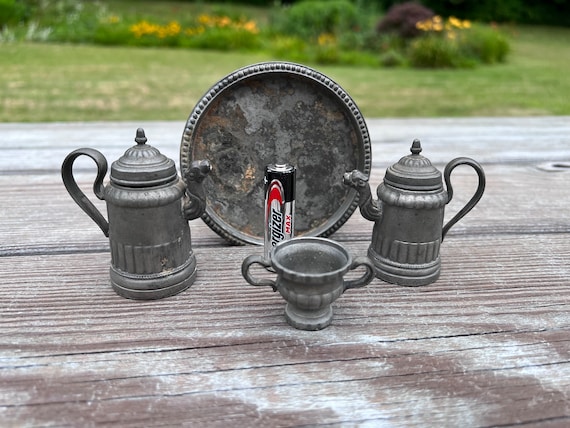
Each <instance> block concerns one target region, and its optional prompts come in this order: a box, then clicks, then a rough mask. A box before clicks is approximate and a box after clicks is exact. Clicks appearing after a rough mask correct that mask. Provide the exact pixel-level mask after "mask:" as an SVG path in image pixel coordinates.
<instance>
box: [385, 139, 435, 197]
mask: <svg viewBox="0 0 570 428" xmlns="http://www.w3.org/2000/svg"><path fill="white" fill-rule="evenodd" d="M410 151H411V154H410V155H407V156H404V157H403V158H401V159H400V160H399V161H398V162H397V163H395V164H394V165H392V166H390V167H389V168H388V169H387V170H386V175H385V176H384V184H387V185H390V186H392V187H395V188H397V189H403V190H415V191H432V190H441V189H443V182H442V179H441V172H440V171H439V170H438V169H437V168H436V167H434V166H433V165H432V164H431V162H430V160H429V159H428V158H426V157H425V156H422V155H421V154H420V153H421V151H422V147H421V144H420V140H418V139H416V140H414V142H413V143H412V147H411V148H410Z"/></svg>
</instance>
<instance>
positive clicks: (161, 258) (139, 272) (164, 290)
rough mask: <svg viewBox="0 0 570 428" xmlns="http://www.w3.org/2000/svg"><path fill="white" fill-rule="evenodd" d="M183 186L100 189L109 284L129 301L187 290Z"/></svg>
mask: <svg viewBox="0 0 570 428" xmlns="http://www.w3.org/2000/svg"><path fill="white" fill-rule="evenodd" d="M184 192H185V185H184V184H183V182H182V181H181V180H180V179H179V178H176V179H175V181H173V182H172V183H169V184H167V185H164V186H160V187H157V188H145V189H136V188H133V189H125V188H121V187H119V186H114V185H113V184H110V185H108V186H107V187H106V188H105V198H104V199H105V201H106V202H107V213H108V218H109V243H110V246H111V269H110V274H111V283H112V285H113V288H114V289H115V291H117V292H118V293H119V294H121V295H122V296H125V297H130V298H140V299H145V298H160V297H166V296H168V295H171V294H175V293H178V292H180V291H182V290H184V289H186V288H188V287H189V286H190V285H191V284H192V282H193V281H194V278H195V275H196V257H195V256H194V253H193V251H192V247H191V236H190V227H189V226H188V222H187V221H186V220H185V219H184V218H183V217H182V201H183V196H184Z"/></svg>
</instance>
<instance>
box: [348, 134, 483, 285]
mask: <svg viewBox="0 0 570 428" xmlns="http://www.w3.org/2000/svg"><path fill="white" fill-rule="evenodd" d="M421 151H422V148H421V145H420V141H419V140H414V142H413V143H412V148H411V152H412V154H411V155H408V156H405V157H403V158H402V159H400V161H399V162H397V163H396V164H394V165H392V166H391V167H389V168H388V170H387V171H386V175H385V177H384V182H383V183H381V184H380V185H379V186H378V189H377V194H378V200H374V199H373V198H372V194H371V191H370V187H369V185H368V177H367V176H366V175H364V174H363V173H362V172H360V171H358V170H354V171H352V172H349V173H346V174H345V175H344V177H343V182H344V184H346V185H348V186H351V187H354V188H355V189H356V190H357V191H358V193H359V206H360V212H361V214H362V216H363V217H364V218H366V219H368V220H371V221H374V222H375V223H374V229H373V232H372V242H371V244H370V247H369V248H368V257H369V258H370V259H371V260H372V262H373V263H374V267H375V270H376V276H377V277H378V278H380V279H382V280H384V281H386V282H390V283H394V284H399V285H407V286H419V285H427V284H430V283H432V282H434V281H436V280H437V279H438V277H439V274H440V271H441V259H440V245H441V243H442V241H443V238H444V237H445V235H446V233H447V231H448V230H449V229H450V228H451V227H452V226H453V225H454V224H455V223H457V222H458V221H459V220H460V219H461V218H463V217H464V216H465V215H466V214H467V213H468V212H469V211H471V209H473V207H474V206H475V205H476V204H477V202H479V200H480V199H481V197H482V196H483V191H484V190H485V174H484V172H483V168H482V167H481V165H479V164H478V163H477V162H476V161H474V160H473V159H469V158H465V157H460V158H456V159H454V160H452V161H451V162H449V163H448V164H447V166H446V167H445V170H444V173H443V177H444V180H445V184H446V188H447V191H446V190H445V189H444V187H443V182H442V177H441V173H440V172H439V171H438V170H437V169H436V168H435V167H434V166H433V165H432V164H431V162H430V161H429V159H427V158H425V157H424V156H422V155H420V152H421ZM459 165H469V166H471V167H472V168H473V169H474V170H475V171H476V172H477V175H478V177H479V184H478V187H477V191H476V192H475V194H474V195H473V197H472V198H471V200H470V201H469V202H468V203H467V204H466V205H465V206H464V207H463V209H461V210H460V211H459V212H458V213H457V214H456V215H455V216H454V217H453V218H452V219H451V220H450V221H449V222H448V223H447V224H446V225H445V226H443V215H444V209H445V205H446V204H447V203H449V202H450V201H451V199H452V198H453V187H452V186H451V181H450V177H451V172H452V171H453V170H454V169H455V168H456V167H457V166H459Z"/></svg>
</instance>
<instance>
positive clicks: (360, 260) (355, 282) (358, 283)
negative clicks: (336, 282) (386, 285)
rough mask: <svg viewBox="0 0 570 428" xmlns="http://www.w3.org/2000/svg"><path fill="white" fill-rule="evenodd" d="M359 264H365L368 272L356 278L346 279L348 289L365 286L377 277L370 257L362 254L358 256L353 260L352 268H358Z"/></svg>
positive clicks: (345, 287)
mask: <svg viewBox="0 0 570 428" xmlns="http://www.w3.org/2000/svg"><path fill="white" fill-rule="evenodd" d="M359 266H364V268H365V269H366V272H364V274H363V275H362V276H361V277H360V278H356V279H348V280H345V281H344V289H345V290H348V289H349V288H359V287H364V286H365V285H368V284H370V282H371V281H372V280H373V279H374V277H375V272H374V265H373V264H372V262H371V261H370V259H369V258H368V257H364V256H360V257H356V258H355V259H354V260H353V261H352V265H350V270H353V269H356V268H357V267H359Z"/></svg>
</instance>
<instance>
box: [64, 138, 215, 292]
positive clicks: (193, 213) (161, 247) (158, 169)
mask: <svg viewBox="0 0 570 428" xmlns="http://www.w3.org/2000/svg"><path fill="white" fill-rule="evenodd" d="M135 141H136V143H137V145H135V146H134V147H131V148H130V149H128V150H127V151H126V152H125V153H124V155H123V156H122V157H121V158H119V159H118V160H117V161H115V162H113V164H112V165H111V173H110V182H109V184H108V185H107V186H104V185H103V179H104V178H105V175H106V173H107V160H106V159H105V157H104V156H103V154H102V153H101V152H99V151H97V150H95V149H91V148H82V149H77V150H75V151H73V152H71V153H70V154H69V155H68V156H67V157H66V158H65V160H64V162H63V165H62V169H61V171H62V178H63V183H64V185H65V187H66V189H67V191H68V192H69V194H70V195H71V197H72V198H73V200H74V201H75V202H76V203H77V204H78V205H79V206H80V207H81V209H82V210H83V211H85V213H87V215H89V217H91V219H93V220H94V221H95V223H97V225H98V226H99V227H100V228H101V230H102V231H103V233H104V234H105V236H107V237H109V241H110V247H111V268H110V276H111V285H112V287H113V289H114V290H115V291H116V292H117V293H118V294H119V295H121V296H124V297H127V298H131V299H159V298H162V297H166V296H171V295H173V294H176V293H179V292H181V291H183V290H185V289H186V288H188V287H189V286H190V285H192V283H193V282H194V279H195V277H196V257H195V255H194V253H193V251H192V245H191V236H190V227H189V225H188V220H192V219H194V218H197V217H199V216H200V215H202V213H203V211H204V208H205V200H204V198H205V196H204V191H203V189H202V180H203V179H204V178H205V177H206V175H207V174H208V172H209V171H210V165H209V163H208V161H195V162H193V163H192V166H191V168H189V170H188V173H187V175H186V177H185V178H186V182H187V183H188V186H189V187H192V188H191V189H187V188H186V185H185V184H184V182H183V181H182V180H181V179H180V178H179V177H178V174H177V171H176V166H175V164H174V161H173V160H171V159H169V158H167V157H166V156H164V155H163V154H161V153H160V152H159V151H158V150H157V149H156V148H154V147H152V146H150V145H148V144H146V141H147V139H146V137H145V134H144V130H143V129H142V128H139V129H138V130H137V133H136V138H135ZM82 155H85V156H88V157H90V158H91V159H93V160H94V161H95V163H96V164H97V176H96V178H95V182H94V184H93V192H94V193H95V196H97V198H99V199H101V200H105V202H106V203H107V217H108V221H107V220H106V219H105V217H103V215H102V214H101V213H100V212H99V210H98V209H97V208H96V207H95V206H94V205H93V203H91V201H89V199H88V198H87V197H86V196H85V194H84V193H83V192H82V191H81V190H80V188H79V186H78V185H77V183H76V181H75V178H74V177H73V163H74V161H75V160H76V159H77V158H78V157H79V156H82Z"/></svg>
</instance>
